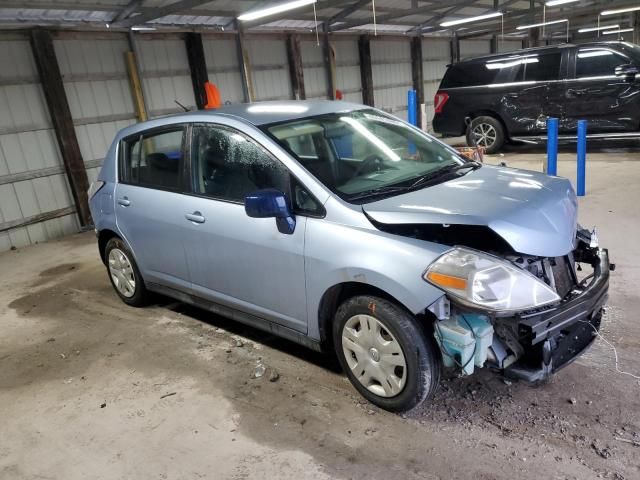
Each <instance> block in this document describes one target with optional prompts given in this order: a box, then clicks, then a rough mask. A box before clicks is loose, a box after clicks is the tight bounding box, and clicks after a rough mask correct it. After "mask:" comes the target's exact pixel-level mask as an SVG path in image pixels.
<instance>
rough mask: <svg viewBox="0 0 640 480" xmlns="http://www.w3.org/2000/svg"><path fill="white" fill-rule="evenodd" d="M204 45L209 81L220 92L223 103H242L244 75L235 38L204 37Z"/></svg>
mask: <svg viewBox="0 0 640 480" xmlns="http://www.w3.org/2000/svg"><path fill="white" fill-rule="evenodd" d="M202 45H203V47H204V55H205V60H206V62H207V70H208V73H209V81H210V82H212V83H214V84H215V85H216V86H217V87H218V89H219V90H220V97H221V100H222V103H227V102H228V103H242V102H243V101H244V95H243V93H242V74H241V73H240V66H239V65H238V47H237V45H236V40H235V38H233V37H228V36H227V37H222V36H213V35H203V37H202Z"/></svg>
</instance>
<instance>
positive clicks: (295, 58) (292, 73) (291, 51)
mask: <svg viewBox="0 0 640 480" xmlns="http://www.w3.org/2000/svg"><path fill="white" fill-rule="evenodd" d="M287 61H288V63H289V78H290V79H291V89H292V90H293V98H294V99H295V100H304V99H305V98H306V95H305V91H304V71H303V69H302V55H301V53H300V37H299V36H298V35H296V34H295V33H290V34H288V35H287Z"/></svg>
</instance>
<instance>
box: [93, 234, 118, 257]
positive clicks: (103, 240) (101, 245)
mask: <svg viewBox="0 0 640 480" xmlns="http://www.w3.org/2000/svg"><path fill="white" fill-rule="evenodd" d="M114 237H116V238H120V236H119V235H118V234H117V233H116V232H114V231H113V230H108V229H105V230H100V233H98V250H99V251H100V258H101V259H102V263H105V262H106V259H105V256H104V249H105V247H106V246H107V242H108V241H109V240H111V239H112V238H114Z"/></svg>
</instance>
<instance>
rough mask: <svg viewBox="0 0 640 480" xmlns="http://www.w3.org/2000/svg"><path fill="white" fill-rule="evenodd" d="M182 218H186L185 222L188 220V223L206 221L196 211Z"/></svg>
mask: <svg viewBox="0 0 640 480" xmlns="http://www.w3.org/2000/svg"><path fill="white" fill-rule="evenodd" d="M184 218H186V219H187V220H189V221H190V222H194V223H204V221H205V220H206V219H205V218H204V216H202V214H201V213H200V212H198V211H197V210H196V211H195V212H193V213H187V214H186V215H185V216H184Z"/></svg>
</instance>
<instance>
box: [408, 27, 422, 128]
mask: <svg viewBox="0 0 640 480" xmlns="http://www.w3.org/2000/svg"><path fill="white" fill-rule="evenodd" d="M411 78H412V80H413V89H414V90H415V91H416V99H417V102H418V112H420V111H421V108H422V104H423V103H424V74H423V71H422V37H411ZM418 125H419V126H420V127H422V120H419V121H418Z"/></svg>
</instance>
